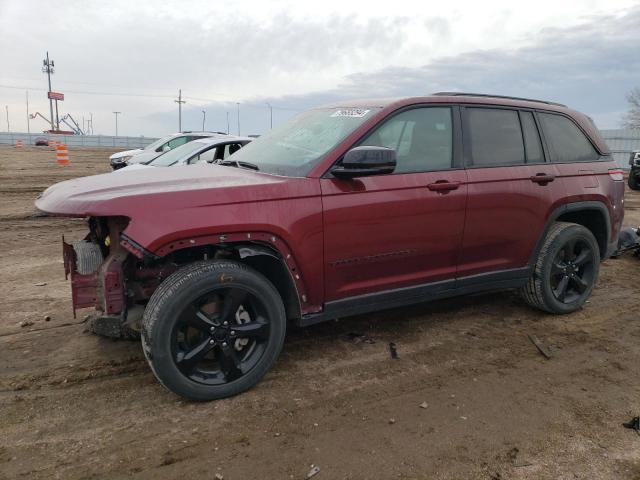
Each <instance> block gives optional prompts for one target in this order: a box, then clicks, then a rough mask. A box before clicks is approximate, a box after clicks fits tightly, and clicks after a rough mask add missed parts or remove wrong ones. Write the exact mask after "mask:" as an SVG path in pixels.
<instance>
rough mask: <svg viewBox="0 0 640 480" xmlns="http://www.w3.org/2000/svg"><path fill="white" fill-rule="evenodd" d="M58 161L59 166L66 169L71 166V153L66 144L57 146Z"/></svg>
mask: <svg viewBox="0 0 640 480" xmlns="http://www.w3.org/2000/svg"><path fill="white" fill-rule="evenodd" d="M56 160H57V161H58V165H62V166H64V167H66V166H68V165H69V151H68V150H67V146H66V145H65V144H64V143H60V144H59V145H57V146H56Z"/></svg>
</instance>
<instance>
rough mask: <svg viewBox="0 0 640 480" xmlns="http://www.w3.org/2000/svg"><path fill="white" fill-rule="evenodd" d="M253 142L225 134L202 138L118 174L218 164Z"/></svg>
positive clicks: (124, 169)
mask: <svg viewBox="0 0 640 480" xmlns="http://www.w3.org/2000/svg"><path fill="white" fill-rule="evenodd" d="M251 140H252V138H249V137H236V136H233V135H224V134H217V135H213V136H211V137H206V138H200V139H198V140H194V141H192V142H189V143H186V144H184V145H180V146H179V147H176V148H174V149H173V150H171V151H168V152H166V153H163V154H161V155H160V156H159V157H156V158H155V159H153V160H152V161H150V162H148V163H146V164H143V163H136V164H133V165H129V166H126V167H124V168H120V169H118V170H117V172H130V171H132V170H141V169H145V168H151V167H176V166H181V165H195V164H196V163H205V162H206V163H217V162H221V161H223V160H225V159H226V158H227V157H229V156H230V155H232V154H233V153H235V152H237V151H238V150H240V149H241V148H242V147H244V146H245V145H246V144H247V143H249V142H250V141H251Z"/></svg>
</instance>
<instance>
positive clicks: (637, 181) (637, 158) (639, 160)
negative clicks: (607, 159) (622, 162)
mask: <svg viewBox="0 0 640 480" xmlns="http://www.w3.org/2000/svg"><path fill="white" fill-rule="evenodd" d="M629 165H630V166H631V170H629V180H628V183H629V188H630V189H631V190H640V152H631V156H630V157H629Z"/></svg>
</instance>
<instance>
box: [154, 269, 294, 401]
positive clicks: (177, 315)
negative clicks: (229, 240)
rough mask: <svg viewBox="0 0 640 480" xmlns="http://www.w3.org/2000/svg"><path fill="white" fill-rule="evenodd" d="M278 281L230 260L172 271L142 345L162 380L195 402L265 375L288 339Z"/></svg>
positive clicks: (161, 289)
mask: <svg viewBox="0 0 640 480" xmlns="http://www.w3.org/2000/svg"><path fill="white" fill-rule="evenodd" d="M285 329H286V316H285V311H284V306H283V303H282V300H281V298H280V296H279V294H278V292H277V290H276V289H275V287H274V286H273V285H272V284H271V283H270V282H269V281H268V280H267V279H266V278H265V277H264V276H263V275H261V274H260V273H259V272H257V271H255V270H253V269H251V268H249V267H247V266H246V265H244V264H241V263H239V262H233V261H223V262H221V261H214V262H203V263H198V264H194V265H191V266H188V267H185V268H183V269H181V270H178V271H177V272H175V273H174V274H172V275H171V276H169V277H168V278H167V279H166V280H165V281H164V282H163V283H162V284H161V285H160V287H159V288H158V289H157V290H156V291H155V292H154V294H153V295H152V297H151V299H150V301H149V304H148V306H147V309H146V310H145V313H144V317H143V320H142V346H143V349H144V353H145V356H146V358H147V360H148V362H149V365H150V366H151V369H152V370H153V372H154V374H155V375H156V377H157V378H158V380H159V381H160V382H161V383H162V384H163V385H164V386H165V387H167V388H168V389H169V390H171V391H173V392H174V393H177V394H178V395H180V396H183V397H185V398H187V399H190V400H196V401H205V400H214V399H218V398H224V397H229V396H232V395H236V394H238V393H240V392H243V391H245V390H247V389H249V388H251V387H253V386H254V385H255V384H256V383H258V382H259V381H260V379H261V378H262V377H263V376H264V374H265V373H266V372H267V371H268V370H269V368H271V366H272V365H273V364H274V362H275V361H276V358H277V357H278V355H279V353H280V350H281V349H282V345H283V343H284V336H285Z"/></svg>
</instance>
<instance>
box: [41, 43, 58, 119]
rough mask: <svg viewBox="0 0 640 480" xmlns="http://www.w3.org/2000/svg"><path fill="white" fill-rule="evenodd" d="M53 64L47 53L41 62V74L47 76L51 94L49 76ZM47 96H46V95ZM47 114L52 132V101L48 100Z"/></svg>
mask: <svg viewBox="0 0 640 480" xmlns="http://www.w3.org/2000/svg"><path fill="white" fill-rule="evenodd" d="M54 67H55V64H54V63H53V60H49V52H47V58H45V59H44V60H43V61H42V72H43V73H46V74H47V79H48V80H49V93H51V74H52V73H55V72H54ZM47 96H48V95H47ZM57 108H58V103H57V102H56V109H57ZM49 113H50V115H51V116H50V117H49V118H50V119H51V130H54V126H53V100H52V99H51V98H49Z"/></svg>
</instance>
